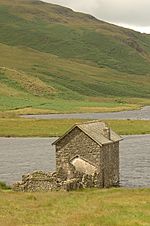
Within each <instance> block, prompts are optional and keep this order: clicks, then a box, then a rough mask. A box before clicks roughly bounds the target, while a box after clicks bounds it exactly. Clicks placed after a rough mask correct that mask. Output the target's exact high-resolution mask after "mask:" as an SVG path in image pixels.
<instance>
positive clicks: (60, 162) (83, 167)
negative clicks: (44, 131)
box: [14, 121, 122, 191]
mask: <svg viewBox="0 0 150 226" xmlns="http://www.w3.org/2000/svg"><path fill="white" fill-rule="evenodd" d="M120 140H122V138H121V137H120V136H119V135H117V134H116V133H115V132H114V131H112V129H111V128H109V127H108V126H107V125H106V124H105V123H104V122H101V121H91V122H86V123H82V124H76V125H74V126H73V127H72V128H71V129H70V130H69V131H67V132H66V133H65V134H64V135H63V136H62V137H60V138H59V139H57V140H56V141H55V142H54V143H53V145H55V147H56V172H54V173H48V174H46V173H44V172H34V173H32V174H28V175H26V176H23V180H22V182H19V183H16V184H15V185H14V190H16V191H39V190H45V191H47V190H61V189H63V190H67V191H69V190H75V189H78V188H88V187H97V188H104V187H112V186H118V185H119V141H120Z"/></svg>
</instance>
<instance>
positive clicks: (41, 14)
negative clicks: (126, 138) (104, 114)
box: [0, 0, 150, 113]
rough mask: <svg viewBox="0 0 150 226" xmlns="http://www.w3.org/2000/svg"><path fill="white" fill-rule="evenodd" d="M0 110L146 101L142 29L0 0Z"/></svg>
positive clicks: (147, 60)
mask: <svg viewBox="0 0 150 226" xmlns="http://www.w3.org/2000/svg"><path fill="white" fill-rule="evenodd" d="M0 52H1V54H0V111H8V110H16V109H23V110H18V112H21V113H22V112H27V113H34V112H36V113H38V112H54V113H55V112H73V111H74V112H77V111H81V112H84V111H107V110H123V109H130V108H134V107H136V106H137V105H144V104H150V35H146V34H140V33H138V32H135V31H132V30H129V29H124V28H121V27H117V26H114V25H111V24H108V23H105V22H102V21H99V20H97V19H96V18H94V17H92V16H90V15H86V14H82V13H76V12H74V11H72V10H71V9H68V8H64V7H61V6H57V5H53V4H47V3H43V2H40V1H37V0H11V1H9V0H0Z"/></svg>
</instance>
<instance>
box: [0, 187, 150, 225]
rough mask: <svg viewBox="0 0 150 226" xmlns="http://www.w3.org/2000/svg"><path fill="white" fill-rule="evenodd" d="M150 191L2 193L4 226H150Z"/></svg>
mask: <svg viewBox="0 0 150 226" xmlns="http://www.w3.org/2000/svg"><path fill="white" fill-rule="evenodd" d="M149 192H150V189H108V190H105V189H104V190H97V189H95V190H93V189H91V190H84V191H77V192H69V193H67V192H51V193H34V194H29V193H14V192H10V191H9V192H8V191H7V192H4V191H0V200H1V202H0V225H3V226H10V225H11V226H25V225H26V226H29V225H30V226H36V225H39V226H43V225H44V226H55V225H56V226H100V225H102V226H123V225H124V226H149V224H150V209H149V206H150V196H149Z"/></svg>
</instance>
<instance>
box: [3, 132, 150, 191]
mask: <svg viewBox="0 0 150 226" xmlns="http://www.w3.org/2000/svg"><path fill="white" fill-rule="evenodd" d="M55 139H56V138H0V181H5V182H7V183H8V184H12V183H13V182H15V181H18V180H21V175H22V174H25V173H28V172H32V171H33V170H45V171H54V170H55V150H54V147H52V146H51V143H52V142H53V141H54V140H55ZM120 182H121V186H125V187H150V135H138V136H125V137H124V140H123V141H122V142H121V144H120Z"/></svg>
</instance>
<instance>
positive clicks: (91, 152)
mask: <svg viewBox="0 0 150 226" xmlns="http://www.w3.org/2000/svg"><path fill="white" fill-rule="evenodd" d="M76 156H80V157H81V158H84V159H86V160H88V161H89V162H91V163H92V164H93V165H94V166H95V167H96V168H97V173H98V174H99V178H98V180H97V187H111V186H118V185H119V142H116V143H111V144H107V145H103V146H102V147H101V146H100V145H98V144H97V143H96V142H95V141H93V140H92V139H91V138H90V137H89V136H87V135H86V134H85V133H84V132H82V131H81V130H80V129H79V128H77V127H76V128H75V129H74V130H72V131H71V132H70V133H69V134H67V136H65V137H64V138H63V139H62V140H60V141H58V143H57V145H56V166H57V169H58V168H60V167H61V168H63V169H64V170H65V171H66V172H67V171H68V170H69V169H68V164H70V160H71V159H72V158H74V157H76Z"/></svg>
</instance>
